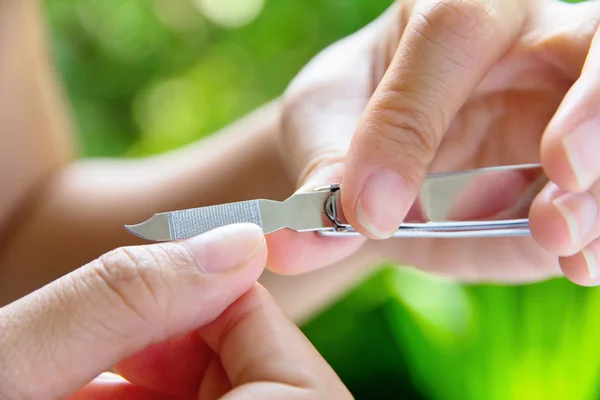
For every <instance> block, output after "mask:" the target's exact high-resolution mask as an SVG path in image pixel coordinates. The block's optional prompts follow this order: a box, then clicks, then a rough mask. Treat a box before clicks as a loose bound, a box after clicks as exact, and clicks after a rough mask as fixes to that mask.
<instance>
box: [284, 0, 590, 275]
mask: <svg viewBox="0 0 600 400" xmlns="http://www.w3.org/2000/svg"><path fill="white" fill-rule="evenodd" d="M599 20H600V3H599V2H596V1H589V2H586V3H580V4H566V3H563V2H559V1H554V0H527V1H516V0H514V1H513V0H489V1H487V0H469V1H463V0H460V1H459V0H456V1H454V0H450V1H433V0H422V1H399V2H397V3H396V4H395V5H394V6H393V7H391V8H390V9H389V10H388V12H387V13H386V14H385V15H383V16H382V17H381V18H379V20H377V21H375V22H373V23H372V24H371V25H369V26H368V27H366V28H364V29H363V30H361V31H359V32H357V33H356V34H355V35H353V36H351V37H349V38H346V39H344V40H343V41H341V42H339V43H337V44H335V45H334V46H332V47H330V48H328V49H326V50H325V51H323V52H322V53H321V54H320V55H319V56H318V57H316V58H315V59H314V60H313V61H312V62H311V63H310V64H309V65H308V66H307V67H306V68H305V69H304V71H302V72H301V73H300V74H299V76H298V77H297V78H296V79H295V81H294V82H292V84H291V85H290V87H289V88H288V91H287V93H286V95H285V99H284V110H283V115H284V124H283V128H284V129H283V130H282V141H283V143H284V148H285V151H286V152H288V153H289V154H290V155H291V156H290V157H289V159H288V160H289V162H288V170H290V171H291V174H292V176H295V177H298V182H299V183H298V185H299V186H301V187H311V186H316V185H319V184H322V183H324V182H331V181H337V182H341V183H342V184H343V189H342V196H341V197H342V206H343V210H344V214H345V217H346V219H347V220H348V221H349V222H350V223H351V224H352V225H353V226H354V227H356V228H357V229H358V230H359V231H360V232H361V233H362V234H363V235H364V236H366V237H368V238H369V239H370V240H372V241H376V242H377V244H376V245H371V244H369V246H371V249H373V248H375V249H376V250H374V251H376V252H377V253H378V254H380V255H381V258H384V259H391V260H394V261H396V262H399V263H404V264H408V265H414V266H416V267H418V268H421V269H424V270H427V271H432V272H437V273H442V274H445V275H449V276H452V277H457V278H460V279H463V280H467V281H478V282H480V281H500V282H529V281H537V280H542V279H547V278H548V277H552V276H558V275H560V274H561V273H564V274H565V275H566V276H567V277H568V278H569V279H571V280H572V281H573V282H575V283H577V284H580V285H597V284H599V283H600V275H599V274H598V267H597V266H596V262H595V260H596V258H598V259H600V253H598V249H600V246H599V245H598V241H597V240H598V239H597V238H598V236H599V234H600V219H599V218H598V199H599V198H600V191H599V190H598V187H600V186H599V185H598V183H597V179H598V178H599V177H600V164H598V161H596V160H597V157H595V156H594V152H595V150H593V149H597V148H598V146H600V139H599V138H600V136H598V135H596V134H595V132H594V130H595V129H597V127H598V126H600V125H598V122H597V119H596V115H597V114H598V112H597V111H598V107H597V102H596V101H595V100H594V99H595V98H597V91H598V87H599V86H598V79H597V78H596V77H595V72H596V71H597V68H598V65H600V61H599V60H600V55H599V54H600V53H598V50H600V47H599V46H598V44H597V43H598V39H595V37H598V36H599V35H597V33H596V32H597V29H598V22H599ZM536 162H541V163H542V166H543V168H544V171H545V172H546V174H547V175H548V177H549V178H550V180H551V182H550V183H549V184H548V185H547V186H546V187H545V188H544V189H543V190H542V192H541V193H540V194H539V195H538V196H537V197H536V199H535V202H534V204H533V206H532V208H531V210H530V215H529V217H530V223H531V229H532V237H526V238H504V239H482V240H440V239H431V240H430V239H415V240H405V239H401V240H378V239H384V238H387V237H389V236H390V235H391V233H392V231H393V230H395V229H396V228H395V227H397V226H398V225H400V224H401V222H402V221H403V219H404V218H405V216H406V214H407V212H408V211H409V209H410V208H411V206H412V204H413V201H414V199H415V197H416V194H417V192H418V189H419V187H420V184H421V182H422V180H423V177H424V176H425V175H426V174H427V173H431V172H442V171H455V170H463V169H471V168H480V167H488V166H496V165H512V164H524V163H536ZM491 190H493V188H492V189H491ZM508 190H509V192H508V193H507V194H508V195H512V194H511V193H510V189H508ZM490 193H491V192H490ZM490 196H491V194H490ZM484 197H485V196H484ZM291 236H294V242H293V243H294V246H304V245H306V246H307V247H308V246H313V245H312V244H310V243H309V242H310V241H314V242H315V244H314V246H313V249H314V251H313V252H312V253H311V254H310V255H309V256H306V257H305V258H309V259H310V262H308V263H307V262H306V260H304V262H303V263H297V262H296V261H295V260H287V259H284V258H283V257H281V258H280V259H279V260H278V261H279V262H278V263H277V264H276V270H277V271H278V272H281V273H288V274H295V273H299V272H302V271H304V270H305V265H306V264H308V265H311V266H312V268H318V267H320V266H322V264H325V262H320V260H324V259H325V260H326V261H327V262H334V261H336V259H343V258H344V257H346V256H347V255H348V254H350V253H351V252H354V251H357V250H358V249H361V246H363V244H364V242H365V239H363V240H362V241H360V240H359V241H354V242H350V241H348V242H346V245H347V249H345V250H344V251H339V252H335V254H334V255H333V256H332V255H331V253H330V254H329V255H327V257H328V258H327V257H325V255H326V254H327V252H329V251H334V249H333V246H331V248H330V247H329V246H327V245H326V244H325V239H323V238H315V237H313V238H305V237H300V236H297V235H293V234H290V233H282V234H281V246H282V247H280V248H279V250H280V251H281V252H282V253H285V251H284V250H282V249H283V246H285V245H286V243H287V242H290V243H292V239H291ZM317 241H318V243H319V244H318V245H316V243H317ZM360 251H362V249H361V250H360ZM360 251H359V252H360ZM561 269H562V271H561Z"/></svg>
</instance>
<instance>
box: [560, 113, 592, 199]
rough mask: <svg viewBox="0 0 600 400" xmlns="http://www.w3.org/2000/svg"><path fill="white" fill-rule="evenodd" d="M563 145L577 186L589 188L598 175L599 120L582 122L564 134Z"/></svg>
mask: <svg viewBox="0 0 600 400" xmlns="http://www.w3.org/2000/svg"><path fill="white" fill-rule="evenodd" d="M563 147H564V149H565V154H566V155H567V159H568V160H569V164H570V165H571V170H572V171H573V174H574V175H575V179H576V180H577V182H578V184H579V186H580V187H582V188H589V187H590V186H591V185H592V184H593V183H594V182H595V181H596V180H597V179H598V177H600V157H598V149H599V148H600V121H595V120H593V121H590V122H588V123H584V124H583V125H581V126H579V127H578V128H577V129H576V130H575V131H574V132H572V133H571V134H568V135H566V136H565V138H564V139H563Z"/></svg>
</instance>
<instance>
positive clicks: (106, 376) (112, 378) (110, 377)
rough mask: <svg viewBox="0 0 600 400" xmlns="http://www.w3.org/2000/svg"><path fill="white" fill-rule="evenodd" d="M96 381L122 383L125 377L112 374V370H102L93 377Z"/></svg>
mask: <svg viewBox="0 0 600 400" xmlns="http://www.w3.org/2000/svg"><path fill="white" fill-rule="evenodd" d="M94 381H96V382H107V383H108V382H115V383H123V382H127V380H126V379H125V378H123V377H122V376H121V375H117V374H114V373H112V372H103V373H101V374H100V375H98V376H97V377H96V379H94Z"/></svg>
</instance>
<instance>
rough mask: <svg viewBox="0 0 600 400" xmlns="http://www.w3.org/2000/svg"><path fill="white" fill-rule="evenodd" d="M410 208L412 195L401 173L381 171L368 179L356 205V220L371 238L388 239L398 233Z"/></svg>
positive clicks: (387, 170)
mask: <svg viewBox="0 0 600 400" xmlns="http://www.w3.org/2000/svg"><path fill="white" fill-rule="evenodd" d="M409 207H410V192H409V190H408V186H407V185H406V183H405V181H404V179H403V177H402V176H400V174H399V173H398V172H396V171H394V170H391V169H379V170H377V171H375V172H373V174H372V175H371V176H370V177H369V178H367V181H366V182H365V184H364V186H363V188H362V191H361V193H360V195H359V197H358V201H357V203H356V208H355V212H356V219H357V220H358V222H359V223H360V224H361V225H362V227H363V228H364V229H366V230H367V231H368V232H369V233H370V234H371V236H373V237H374V238H377V239H387V238H389V237H391V236H392V235H393V234H394V233H395V232H396V231H397V230H398V227H399V226H400V224H401V223H402V220H403V219H404V213H405V212H406V210H407V209H408V208H409Z"/></svg>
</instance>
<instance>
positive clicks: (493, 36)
mask: <svg viewBox="0 0 600 400" xmlns="http://www.w3.org/2000/svg"><path fill="white" fill-rule="evenodd" d="M527 3H528V2H523V1H516V0H515V1H500V0H468V1H465V0H439V1H431V0H424V1H420V2H419V3H418V4H417V8H416V13H415V15H414V16H413V17H412V18H411V20H410V21H409V23H408V26H407V27H406V29H405V30H404V33H403V36H402V38H401V40H400V44H399V46H398V50H397V52H396V54H395V57H394V59H393V61H392V63H391V65H390V67H389V68H388V70H387V72H386V74H385V76H384V77H383V80H382V81H381V83H380V84H379V86H378V87H377V90H376V91H375V93H374V95H373V97H372V98H371V101H370V102H369V104H368V106H367V109H366V111H365V113H364V114H363V117H362V119H361V120H360V122H359V124H358V127H357V129H356V132H355V134H354V137H353V140H352V143H351V146H350V150H349V152H348V161H347V169H346V172H345V175H344V180H343V189H342V205H343V210H344V213H345V214H346V217H347V219H348V221H349V222H350V224H352V225H353V226H355V227H356V228H357V230H359V231H360V232H361V233H363V234H364V235H366V236H367V237H370V238H374V239H382V238H388V237H390V236H391V235H392V234H393V233H394V232H395V231H396V230H397V228H398V226H399V225H400V223H401V222H402V220H403V219H404V217H405V215H406V214H407V212H408V210H409V209H410V207H411V205H412V204H413V202H414V200H415V197H416V195H417V192H418V190H419V187H420V185H421V183H422V180H423V177H424V176H425V174H426V173H427V171H428V168H429V164H430V162H431V161H432V159H433V157H434V156H435V153H436V150H437V148H438V146H439V144H440V142H441V140H442V138H443V136H444V134H445V132H446V130H447V129H448V126H449V124H450V122H451V121H452V119H453V118H454V116H455V115H456V113H457V112H458V110H459V109H460V108H461V107H462V105H463V104H464V103H465V102H466V100H467V99H468V97H469V96H470V94H471V93H472V91H473V90H474V89H475V88H476V86H477V85H478V84H479V82H480V81H481V80H482V79H483V77H484V76H485V75H486V73H487V72H488V70H489V69H490V68H491V66H492V65H493V63H495V62H496V61H497V60H499V59H500V57H501V56H502V55H503V54H504V53H505V52H506V51H507V49H508V48H509V46H510V45H511V43H512V42H513V40H514V39H515V37H516V36H517V35H518V33H519V31H520V29H521V26H522V24H523V21H524V18H525V16H526V15H527V12H526V10H525V9H524V8H525V5H526V4H527ZM490 43H493V45H490Z"/></svg>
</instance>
